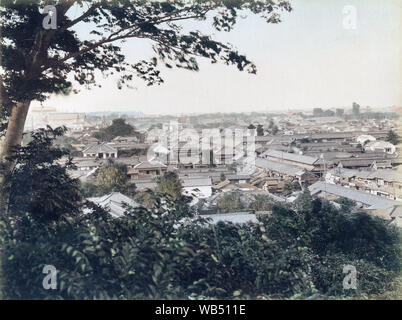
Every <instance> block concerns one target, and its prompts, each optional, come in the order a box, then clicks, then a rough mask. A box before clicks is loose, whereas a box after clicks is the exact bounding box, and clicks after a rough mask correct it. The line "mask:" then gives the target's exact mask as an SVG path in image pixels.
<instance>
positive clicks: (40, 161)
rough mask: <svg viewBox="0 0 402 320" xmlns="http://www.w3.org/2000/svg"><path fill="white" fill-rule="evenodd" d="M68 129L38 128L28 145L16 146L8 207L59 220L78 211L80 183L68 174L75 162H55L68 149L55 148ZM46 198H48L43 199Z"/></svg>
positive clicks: (13, 210)
mask: <svg viewBox="0 0 402 320" xmlns="http://www.w3.org/2000/svg"><path fill="white" fill-rule="evenodd" d="M65 131H66V129H65V128H57V129H51V128H50V127H48V128H47V129H39V130H37V131H36V132H33V133H32V134H31V139H32V140H31V141H30V142H29V143H28V144H27V146H26V147H21V146H19V147H17V148H14V155H13V156H12V157H10V160H12V161H15V167H14V169H13V171H12V172H11V177H12V179H11V178H10V177H8V179H9V180H10V183H9V184H7V186H8V188H9V204H8V210H9V211H12V212H15V213H18V214H21V215H24V214H25V213H27V212H30V214H31V215H32V217H34V218H35V219H39V220H42V219H45V220H47V219H50V220H54V219H58V218H59V217H60V216H74V215H76V214H78V213H79V208H80V206H79V201H80V199H81V198H80V193H79V183H78V181H77V180H74V179H71V178H70V177H69V175H68V173H67V169H68V168H72V167H73V164H72V162H71V158H69V159H68V160H67V162H66V164H65V166H60V165H58V164H55V161H57V160H60V159H61V158H62V157H63V156H66V155H68V154H69V152H68V151H67V150H65V149H64V150H63V149H59V148H56V147H54V145H53V141H54V140H55V139H57V138H58V137H60V136H62V135H63V134H64V133H65ZM44 199H46V201H44Z"/></svg>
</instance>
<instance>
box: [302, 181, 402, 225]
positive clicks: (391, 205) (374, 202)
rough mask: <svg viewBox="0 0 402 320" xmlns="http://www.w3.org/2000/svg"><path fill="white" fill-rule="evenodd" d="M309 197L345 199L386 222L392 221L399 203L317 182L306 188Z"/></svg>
mask: <svg viewBox="0 0 402 320" xmlns="http://www.w3.org/2000/svg"><path fill="white" fill-rule="evenodd" d="M308 188H309V190H310V192H311V195H313V196H321V197H324V198H326V199H327V200H336V199H338V198H346V199H349V200H353V201H355V202H356V203H357V204H358V205H360V206H361V207H362V208H361V210H362V211H364V212H366V213H368V214H371V215H374V216H378V217H380V218H383V219H386V220H392V217H391V213H392V212H393V211H394V209H395V207H397V206H400V205H401V202H399V201H395V200H390V199H386V198H383V197H379V196H375V195H373V194H370V193H367V192H363V191H359V190H354V189H352V188H350V187H346V186H341V185H335V184H330V183H325V182H323V181H317V182H316V183H314V184H312V185H311V186H309V187H308Z"/></svg>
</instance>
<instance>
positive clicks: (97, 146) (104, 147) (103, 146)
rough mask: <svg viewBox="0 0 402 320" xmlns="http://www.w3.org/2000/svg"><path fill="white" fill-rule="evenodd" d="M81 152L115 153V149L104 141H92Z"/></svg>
mask: <svg viewBox="0 0 402 320" xmlns="http://www.w3.org/2000/svg"><path fill="white" fill-rule="evenodd" d="M82 152H83V153H116V152H117V149H115V148H113V147H112V146H111V145H108V144H107V143H106V142H102V143H93V144H91V145H89V146H88V147H86V148H85V149H84V150H83V151H82Z"/></svg>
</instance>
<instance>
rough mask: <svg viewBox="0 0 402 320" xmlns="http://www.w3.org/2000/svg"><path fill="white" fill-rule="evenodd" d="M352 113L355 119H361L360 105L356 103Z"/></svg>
mask: <svg viewBox="0 0 402 320" xmlns="http://www.w3.org/2000/svg"><path fill="white" fill-rule="evenodd" d="M352 112H353V116H354V117H356V118H357V117H359V116H360V105H359V104H357V103H356V102H353V105H352Z"/></svg>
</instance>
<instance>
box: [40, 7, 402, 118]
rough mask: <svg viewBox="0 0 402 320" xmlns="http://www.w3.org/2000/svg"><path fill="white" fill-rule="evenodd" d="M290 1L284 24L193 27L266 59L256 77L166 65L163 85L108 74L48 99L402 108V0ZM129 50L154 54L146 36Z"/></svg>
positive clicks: (167, 109)
mask: <svg viewBox="0 0 402 320" xmlns="http://www.w3.org/2000/svg"><path fill="white" fill-rule="evenodd" d="M290 2H291V4H292V7H293V11H292V12H290V13H285V14H282V22H281V23H279V24H267V23H266V22H265V21H264V20H262V19H261V18H258V17H255V16H249V17H247V18H245V19H240V20H239V22H238V24H237V25H236V27H235V29H234V30H233V31H232V32H230V33H226V32H217V31H216V30H213V29H212V28H211V27H210V26H206V25H205V23H203V24H199V23H197V24H194V23H192V24H188V23H187V24H186V25H185V28H188V29H189V30H190V29H199V30H201V31H203V32H206V33H207V32H208V33H211V32H212V33H213V34H214V37H215V39H217V40H220V41H223V42H230V43H232V44H233V45H234V46H235V47H236V48H237V49H238V50H239V51H240V52H242V53H245V54H246V55H247V57H248V58H249V59H250V60H252V61H253V62H254V63H255V64H256V65H257V74H256V75H250V74H248V73H246V72H239V71H238V70H237V69H236V67H234V66H226V65H223V64H213V65H212V64H210V63H209V62H208V61H201V63H200V69H201V70H200V71H199V72H191V71H187V70H177V69H173V70H171V69H163V70H162V73H163V74H162V76H163V77H164V80H165V83H164V84H162V85H160V86H152V87H147V86H146V85H145V84H144V83H143V82H142V80H140V79H136V80H135V83H134V85H135V88H134V89H128V88H125V89H123V90H118V89H117V86H116V83H117V79H114V78H107V79H101V80H100V82H101V83H102V88H101V89H92V90H87V89H85V88H80V89H81V91H80V93H79V94H71V95H70V96H66V97H65V96H52V97H51V98H50V99H48V100H47V101H45V102H44V103H43V104H42V105H43V106H44V107H52V108H57V109H58V110H59V111H63V112H78V111H79V112H93V111H111V112H113V111H136V112H143V113H145V114H186V113H210V112H251V111H262V112H278V111H288V110H289V111H291V110H300V109H312V108H315V107H321V108H336V107H346V108H350V107H351V105H352V103H353V102H357V103H359V104H360V105H361V106H371V107H377V108H382V107H388V106H401V105H402V59H401V57H402V41H401V39H402V1H401V0H291V1H290ZM344 10H346V11H344ZM353 12H355V13H356V15H355V17H356V19H353V17H354V14H353ZM83 27H85V26H84V25H81V26H79V28H83ZM80 32H85V30H83V29H81V30H80ZM123 50H124V51H123V52H124V53H125V54H126V55H127V60H128V61H130V62H135V61H138V60H140V59H143V58H147V57H151V56H152V53H153V51H152V49H151V46H150V44H149V43H148V42H146V41H142V40H138V41H137V40H134V41H129V42H127V44H126V45H125V46H124V48H123ZM33 105H34V106H40V104H39V103H34V104H33Z"/></svg>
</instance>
